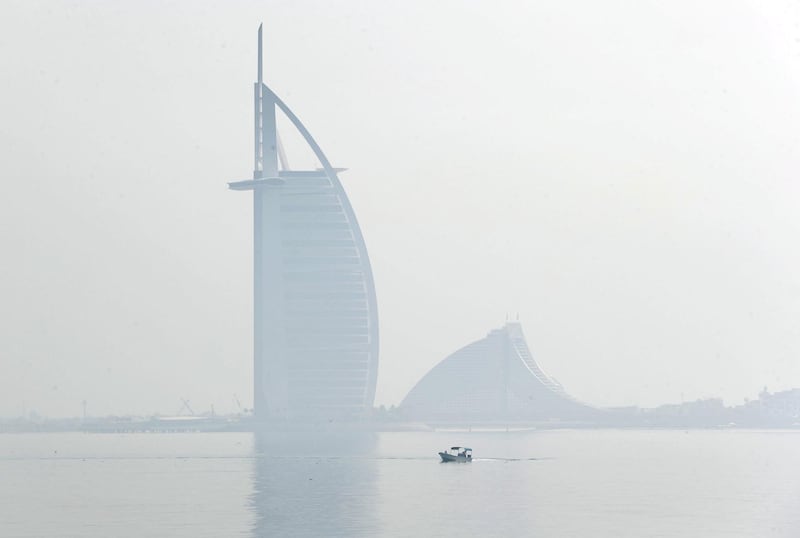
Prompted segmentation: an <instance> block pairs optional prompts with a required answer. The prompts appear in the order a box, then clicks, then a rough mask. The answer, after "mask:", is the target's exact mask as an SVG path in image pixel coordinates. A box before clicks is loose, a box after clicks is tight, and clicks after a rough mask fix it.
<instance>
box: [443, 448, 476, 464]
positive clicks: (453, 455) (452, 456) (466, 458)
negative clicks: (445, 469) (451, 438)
mask: <svg viewBox="0 0 800 538" xmlns="http://www.w3.org/2000/svg"><path fill="white" fill-rule="evenodd" d="M439 457H441V458H442V462H443V463H444V462H448V461H457V462H470V461H472V449H471V448H466V447H463V446H453V447H450V448H449V449H448V450H445V451H444V452H439Z"/></svg>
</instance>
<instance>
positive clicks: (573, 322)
mask: <svg viewBox="0 0 800 538" xmlns="http://www.w3.org/2000/svg"><path fill="white" fill-rule="evenodd" d="M261 21H263V22H264V32H265V33H264V40H265V45H264V48H265V80H266V82H267V83H268V84H269V85H270V87H271V88H273V89H274V90H275V91H276V92H277V93H278V94H279V95H280V96H281V97H282V98H283V99H284V100H285V101H286V103H287V104H288V105H289V106H290V107H291V108H292V109H293V110H294V111H295V112H296V113H297V114H298V116H300V118H301V119H302V121H303V122H304V123H305V124H306V126H307V127H308V128H309V130H310V131H311V132H312V133H313V135H314V137H315V138H316V140H317V141H318V142H319V143H320V145H321V146H322V148H323V150H324V151H325V153H326V154H327V155H328V156H329V157H330V158H331V160H332V161H333V165H334V166H341V167H347V168H348V169H349V170H348V171H347V172H344V173H342V174H341V179H342V182H343V184H344V187H345V189H346V190H347V193H348V195H349V197H350V200H351V202H352V205H353V207H354V209H355V212H356V214H357V215H358V219H359V223H360V225H361V228H362V231H363V233H364V236H365V240H366V243H367V247H368V250H369V254H370V258H371V261H372V266H373V270H374V274H375V280H376V288H377V295H378V307H379V315H380V330H381V356H380V372H379V378H378V391H377V397H376V404H378V405H380V404H386V405H390V404H397V403H399V402H400V400H401V399H402V398H403V396H404V395H405V394H406V393H407V392H408V391H409V390H410V389H411V387H412V386H413V385H414V383H415V382H416V381H417V380H418V379H419V378H420V377H421V376H422V375H424V373H425V372H427V371H428V370H429V369H430V368H431V367H433V366H434V365H435V364H436V363H437V362H438V361H440V360H441V359H442V358H443V357H445V356H446V355H448V354H449V353H451V352H453V351H455V350H456V349H457V348H459V347H461V346H463V345H465V344H467V343H469V342H471V341H474V340H476V339H479V338H482V337H483V336H484V335H485V334H486V333H487V332H488V331H489V330H490V329H493V328H496V327H498V326H500V325H501V324H502V323H503V322H504V320H505V319H506V315H507V314H508V315H509V316H510V317H511V318H512V319H513V318H516V316H517V313H518V314H519V318H520V321H521V322H522V324H523V326H524V329H525V334H526V336H527V340H528V343H529V345H530V347H531V349H532V351H533V354H534V355H535V357H536V360H537V361H538V363H539V364H540V365H541V366H542V367H543V368H544V369H545V370H546V371H547V372H548V373H549V374H551V375H552V376H554V377H555V378H557V379H558V380H559V381H560V382H561V384H563V386H564V387H566V389H567V390H568V391H569V393H571V394H573V395H574V396H576V397H578V398H579V399H581V400H583V401H586V402H590V403H592V404H595V405H601V406H602V405H630V404H639V405H645V406H647V405H657V404H660V403H664V402H676V401H680V400H681V399H685V400H690V399H695V398H700V397H710V396H718V397H723V398H725V399H726V401H727V402H728V403H738V402H741V401H742V399H743V398H745V397H751V398H752V397H754V396H755V395H756V394H757V392H758V391H759V390H761V388H762V387H763V386H765V385H766V386H768V387H769V388H770V390H780V389H786V388H791V387H800V284H799V283H798V282H799V281H798V278H797V267H798V266H800V216H798V215H800V212H798V210H797V208H798V207H800V184H799V183H798V181H797V173H798V170H800V137H799V136H798V125H800V121H799V120H800V104H798V95H800V93H798V92H799V91H800V4H798V2H796V1H788V0H786V1H783V0H776V1H775V2H768V3H765V2H757V1H755V0H751V1H745V0H732V1H721V0H714V1H709V2H703V3H700V4H698V3H696V2H688V1H678V2H668V3H665V2H656V1H652V0H644V1H639V2H622V1H619V0H609V1H606V2H600V3H598V2H587V1H566V2H564V1H555V0H541V1H536V2H521V1H510V0H500V1H497V2H491V3H488V2H455V1H451V0H445V1H442V2H436V3H430V2H423V1H420V0H409V1H407V2H403V3H402V4H396V5H393V4H384V3H367V2H327V1H322V0H318V1H283V0H278V1H274V2H268V3H267V2H237V3H235V4H232V5H225V6H224V7H220V5H218V4H214V3H209V2H182V1H178V2H171V3H155V2H136V3H134V2H129V3H100V2H88V1H87V2H37V1H16V0H11V1H6V2H4V3H3V7H2V16H0V65H2V66H3V68H2V69H0V88H1V89H0V92H2V99H0V117H1V118H2V121H1V122H0V174H2V181H0V215H1V216H2V217H0V248H2V251H1V252H2V263H0V297H2V301H0V364H2V370H0V416H3V417H7V416H18V415H20V414H21V413H23V410H25V412H30V411H31V410H36V411H37V412H38V413H40V414H43V415H48V416H75V415H79V414H81V412H82V407H81V402H82V401H83V400H86V401H87V408H88V412H89V414H96V415H104V414H109V413H119V414H123V413H141V414H146V413H153V412H156V411H158V412H162V413H173V412H175V411H176V410H178V409H179V408H180V407H181V401H180V398H187V399H188V400H190V401H191V402H192V405H193V406H194V407H195V408H196V410H197V411H203V410H206V409H208V408H210V406H211V405H212V404H213V405H214V406H215V409H216V410H217V412H227V411H235V410H237V406H236V404H235V401H234V395H237V396H238V398H239V399H240V400H241V401H242V402H243V403H244V404H245V406H249V402H250V401H251V400H252V360H253V358H252V240H253V237H252V202H251V201H250V200H249V198H245V197H243V196H240V195H237V194H236V193H231V192H228V191H227V187H226V182H228V181H234V180H242V179H247V178H249V177H251V174H252V148H253V140H252V136H253V128H252V124H251V121H252V106H253V100H252V99H253V98H252V92H253V89H252V82H253V81H254V79H255V76H256V72H255V70H256V60H255V58H256V47H255V31H256V29H257V27H258V24H259V23H260V22H261ZM279 127H280V125H279ZM284 132H285V134H284ZM282 135H284V137H285V139H284V142H285V143H286V146H287V151H288V153H289V157H290V160H291V162H292V164H293V165H297V166H303V165H312V166H313V164H314V163H313V162H312V161H311V159H310V158H309V156H308V155H305V154H304V151H305V150H304V148H303V147H302V146H301V144H300V143H299V140H298V139H296V138H292V134H291V133H290V132H288V131H286V130H285V129H284V130H283V131H282ZM759 465H761V464H759ZM235 487H237V488H239V487H241V485H236V486H235ZM376 487H380V485H378V486H376ZM795 528H796V527H795ZM720 535H722V534H720Z"/></svg>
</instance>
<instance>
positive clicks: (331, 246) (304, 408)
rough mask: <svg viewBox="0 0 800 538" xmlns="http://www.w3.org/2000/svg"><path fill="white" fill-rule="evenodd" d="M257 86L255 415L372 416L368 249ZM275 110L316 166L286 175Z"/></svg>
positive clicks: (337, 195) (373, 334)
mask: <svg viewBox="0 0 800 538" xmlns="http://www.w3.org/2000/svg"><path fill="white" fill-rule="evenodd" d="M261 50H262V47H261V28H259V30H258V81H257V82H256V83H255V95H254V100H255V114H254V116H255V158H254V166H253V168H254V170H253V179H248V180H245V181H237V182H233V183H230V184H229V186H230V188H231V189H233V190H238V191H253V201H254V205H253V211H254V251H253V253H254V296H253V301H254V377H255V379H254V409H255V416H256V418H257V419H259V420H272V419H278V420H283V419H309V420H328V419H352V418H355V417H358V416H361V415H363V414H365V413H366V412H367V411H368V410H371V409H372V405H373V401H374V398H375V385H376V382H377V375H378V313H377V306H376V299H375V285H374V283H373V279H372V270H371V268H370V262H369V257H368V256H367V249H366V246H365V245H364V239H363V237H362V235H361V230H360V229H359V226H358V222H357V221H356V216H355V213H353V209H352V207H351V206H350V202H349V200H348V199H347V195H346V194H345V192H344V189H343V188H342V184H341V182H340V181H339V178H338V176H337V172H339V171H341V170H340V169H336V168H333V167H332V166H331V164H330V162H329V161H328V159H327V157H326V156H325V155H324V154H323V153H322V150H321V149H320V147H319V145H317V143H316V142H315V141H314V139H313V138H312V137H311V134H310V133H309V132H308V130H307V129H306V128H305V126H304V125H303V124H302V123H300V120H299V119H297V117H296V116H295V115H294V113H293V112H292V111H291V110H290V109H289V108H288V107H287V106H286V105H285V104H284V103H283V101H281V100H280V99H279V98H278V97H277V96H276V95H275V94H274V93H273V92H272V90H270V89H269V88H268V87H267V86H266V85H265V84H264V83H263V80H262V79H263V75H262V71H263V68H262V52H261ZM278 109H279V110H280V111H281V112H282V113H283V114H284V115H285V116H286V117H287V118H288V119H289V121H290V122H291V123H292V124H293V125H294V127H295V128H296V129H297V130H298V131H299V133H300V134H301V135H302V137H303V138H304V139H305V141H306V143H307V144H308V146H309V147H310V149H311V150H312V151H313V152H314V154H315V155H316V157H317V159H318V160H319V163H320V168H318V169H316V170H291V169H290V168H289V165H288V162H287V159H286V157H285V155H284V154H283V151H282V149H281V144H280V140H279V138H278V134H277V130H276V125H275V116H276V112H277V110H278Z"/></svg>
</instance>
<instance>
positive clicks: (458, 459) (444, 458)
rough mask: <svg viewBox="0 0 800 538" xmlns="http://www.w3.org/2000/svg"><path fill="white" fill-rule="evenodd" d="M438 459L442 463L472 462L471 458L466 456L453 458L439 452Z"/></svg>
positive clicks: (450, 455)
mask: <svg viewBox="0 0 800 538" xmlns="http://www.w3.org/2000/svg"><path fill="white" fill-rule="evenodd" d="M439 457H440V458H442V463H446V462H450V461H454V462H459V463H468V462H470V461H472V458H468V457H466V456H454V455H452V454H448V453H447V452H439Z"/></svg>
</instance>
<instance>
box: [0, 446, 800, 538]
mask: <svg viewBox="0 0 800 538" xmlns="http://www.w3.org/2000/svg"><path fill="white" fill-rule="evenodd" d="M6 438H7V439H5V442H4V443H3V445H2V446H0V474H2V476H3V480H2V481H0V500H1V501H2V502H0V534H2V535H3V536H15V537H20V538H22V537H33V536H81V537H86V538H94V537H105V536H116V537H119V538H128V537H131V538H133V537H135V538H143V537H157V536H158V537H160V536H172V537H181V538H182V537H187V538H200V537H206V536H208V537H216V536H230V537H234V536H252V537H253V538H256V537H258V538H261V537H265V536H292V537H301V536H302V537H306V536H308V537H314V536H331V537H367V536H397V537H406V536H409V537H411V536H442V537H448V538H449V537H463V536H504V537H505V536H508V537H517V536H520V537H521V536H525V537H528V536H537V537H541V538H560V537H564V536H578V537H584V536H585V537H589V536H591V537H598V538H599V537H602V538H623V537H625V538H640V537H642V536H658V537H663V538H686V537H692V538H693V537H698V538H700V537H703V538H752V537H754V536H774V537H777V538H794V537H796V536H797V533H798V530H800V517H799V515H798V512H797V502H796V501H797V498H798V495H800V460H798V456H797V454H798V441H800V437H799V436H798V434H797V432H777V431H774V432H769V433H768V432H753V431H692V432H683V431H674V430H673V431H658V432H652V431H615V430H604V431H589V430H583V431H550V432H519V433H511V434H506V433H499V432H497V433H470V434H467V433H465V432H460V433H453V432H442V433H381V434H366V435H357V434H356V435H352V434H351V435H346V436H342V435H320V434H305V435H300V434H297V433H294V434H288V435H286V434H283V435H281V434H270V435H264V436H262V435H255V434H249V433H237V434H233V433H216V434H172V435H152V434H140V435H114V434H111V435H86V434H36V435H24V434H23V435H13V436H11V435H9V436H6ZM454 439H458V440H459V441H460V442H464V443H469V444H470V445H471V446H474V447H480V450H479V452H477V453H476V460H475V461H473V462H472V463H471V464H469V465H466V464H464V465H459V464H440V463H438V462H437V461H436V459H435V454H434V453H433V452H432V450H431V449H432V448H435V447H437V446H447V445H448V444H449V443H450V442H452V441H453V440H454Z"/></svg>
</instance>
